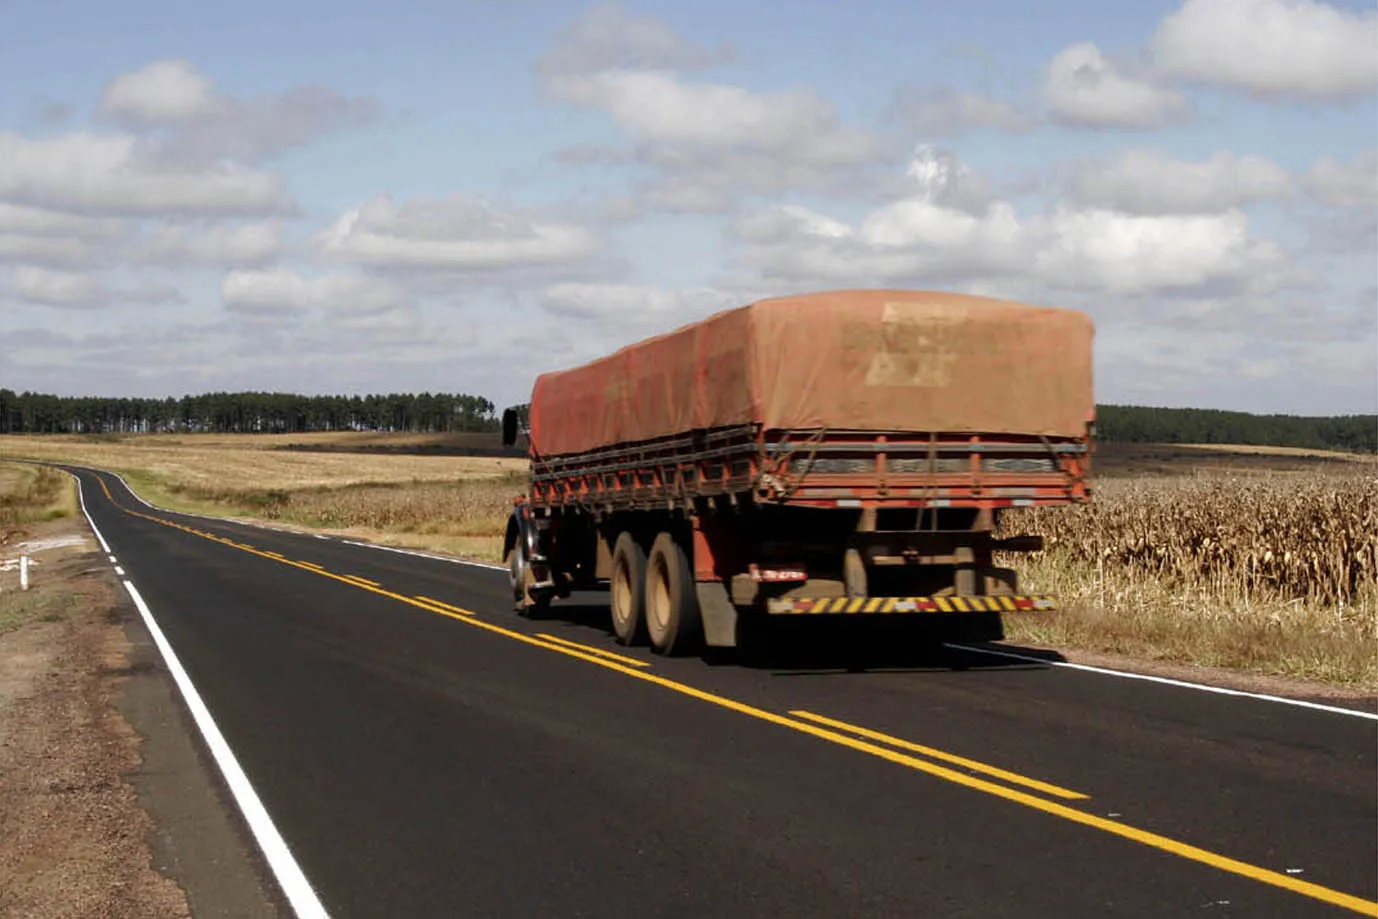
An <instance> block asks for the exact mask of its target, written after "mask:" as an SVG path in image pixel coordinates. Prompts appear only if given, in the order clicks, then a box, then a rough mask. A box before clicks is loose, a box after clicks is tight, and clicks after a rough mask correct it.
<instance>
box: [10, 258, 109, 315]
mask: <svg viewBox="0 0 1378 919" xmlns="http://www.w3.org/2000/svg"><path fill="white" fill-rule="evenodd" d="M10 290H11V291H12V292H13V293H14V295H15V296H17V297H18V298H19V299H21V300H25V301H28V302H29V303H40V304H43V305H44V306H57V307H67V308H87V307H94V306H100V305H101V304H102V302H103V301H104V299H105V296H106V292H105V287H104V286H103V285H102V284H101V283H100V281H98V280H96V279H95V278H93V277H91V276H89V275H84V274H73V273H71V272H67V271H49V270H47V269H44V268H38V267H36V266H33V265H20V266H19V267H17V268H15V269H14V270H13V271H12V272H11V273H10Z"/></svg>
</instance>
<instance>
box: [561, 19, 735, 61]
mask: <svg viewBox="0 0 1378 919" xmlns="http://www.w3.org/2000/svg"><path fill="white" fill-rule="evenodd" d="M733 56H734V52H733V51H732V49H731V48H730V47H729V46H726V45H720V46H718V47H717V48H706V47H704V46H702V45H699V44H696V43H695V42H692V41H690V40H689V39H686V38H684V37H682V36H680V35H678V34H677V33H676V32H675V31H674V30H673V29H671V28H670V27H669V26H667V25H665V23H663V22H660V21H659V20H656V19H652V18H650V17H646V16H634V15H632V14H631V13H628V12H627V11H626V10H625V9H623V8H622V7H621V6H620V5H618V4H616V3H599V4H597V5H596V6H594V7H593V8H591V9H590V10H589V11H588V12H587V13H585V14H584V16H583V18H582V19H579V20H578V21H576V22H574V23H572V24H571V25H569V26H567V27H566V28H565V29H564V30H562V32H561V34H560V38H559V40H558V41H557V42H556V44H555V46H554V47H552V48H551V49H550V50H549V51H548V52H547V53H546V54H545V55H543V56H542V57H541V59H540V61H539V62H538V63H537V65H536V69H537V71H538V72H540V73H542V74H547V75H550V74H572V73H596V72H598V71H602V70H614V69H631V70H661V69H664V70H691V69H696V68H701V67H711V66H713V65H714V64H720V63H723V62H725V61H728V60H731V59H732V58H733Z"/></svg>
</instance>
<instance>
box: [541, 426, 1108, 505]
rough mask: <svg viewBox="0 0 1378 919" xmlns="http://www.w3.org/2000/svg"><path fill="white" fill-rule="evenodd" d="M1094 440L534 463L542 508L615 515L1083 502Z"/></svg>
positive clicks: (707, 434)
mask: <svg viewBox="0 0 1378 919" xmlns="http://www.w3.org/2000/svg"><path fill="white" fill-rule="evenodd" d="M1090 458H1091V438H1090V433H1089V430H1088V433H1087V436H1086V437H1084V438H1080V439H1075V440H1073V439H1049V438H1044V437H1038V436H1020V435H972V434H942V433H936V432H935V433H928V434H893V433H892V434H876V433H874V432H847V431H789V432H762V431H760V430H758V429H756V428H754V427H734V428H725V429H719V430H711V431H698V432H693V433H689V434H684V435H677V436H674V437H670V438H664V439H661V440H656V441H645V442H641V443H637V444H627V445H620V446H615V447H609V448H606V449H602V450H597V451H591V452H589V453H581V454H573V455H567V456H557V457H545V458H536V459H535V460H534V461H533V475H532V482H531V503H532V505H533V506H534V507H535V508H537V509H550V510H555V509H561V508H572V507H573V508H582V509H588V510H595V511H608V512H611V511H615V510H629V509H643V508H655V507H660V508H673V507H676V506H688V505H690V504H691V503H692V502H693V501H694V500H696V499H713V498H727V499H728V500H729V501H732V502H737V501H742V500H746V501H754V502H760V503H775V504H790V505H796V506H807V507H918V508H928V507H935V508H941V507H977V508H992V509H994V508H1000V507H1021V506H1034V505H1052V504H1069V503H1080V502H1083V501H1086V500H1089V498H1090V487H1089V484H1088V482H1087V476H1088V474H1089V471H1090Z"/></svg>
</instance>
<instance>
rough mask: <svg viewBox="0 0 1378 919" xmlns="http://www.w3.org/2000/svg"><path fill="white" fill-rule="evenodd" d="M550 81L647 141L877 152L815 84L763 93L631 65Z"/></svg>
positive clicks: (852, 154) (824, 156)
mask: <svg viewBox="0 0 1378 919" xmlns="http://www.w3.org/2000/svg"><path fill="white" fill-rule="evenodd" d="M553 85H554V88H555V90H556V91H557V92H558V93H559V94H560V96H561V98H563V99H565V100H567V101H570V102H574V103H577V104H580V105H588V106H593V107H596V108H602V109H606V110H607V112H608V113H609V114H610V115H611V116H612V117H613V120H615V121H616V122H617V123H618V124H619V125H621V126H622V127H623V128H625V129H627V131H628V132H629V133H630V134H631V135H632V136H633V137H634V138H636V139H638V140H642V141H649V142H662V143H669V144H686V145H692V146H702V147H709V148H724V147H751V148H758V149H764V150H779V151H783V150H785V149H787V148H791V147H794V146H796V145H800V146H803V147H805V148H806V149H805V150H803V151H801V152H800V155H803V156H807V157H810V158H816V159H819V160H821V161H824V162H839V163H845V162H852V161H855V160H856V159H858V158H865V157H868V156H871V155H873V154H874V152H875V147H874V144H873V142H872V140H871V138H870V137H869V135H867V134H865V133H863V132H860V131H849V130H847V129H844V128H839V127H838V125H837V119H836V114H835V113H834V111H833V108H832V106H831V105H829V104H828V103H826V102H824V101H823V100H822V99H819V98H818V97H817V96H815V95H814V94H813V93H810V92H805V91H795V92H789V93H772V94H760V93H752V92H749V91H747V90H745V89H742V88H741V87H737V86H727V85H721V84H712V83H685V82H682V81H681V80H679V79H678V78H676V77H675V76H673V75H672V74H666V73H655V72H649V71H633V70H612V71H605V72H603V73H599V74H594V75H592V76H587V77H585V76H580V77H570V78H563V77H562V78H559V79H557V80H556V81H555V83H554V84H553Z"/></svg>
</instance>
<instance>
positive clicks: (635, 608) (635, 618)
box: [609, 533, 646, 645]
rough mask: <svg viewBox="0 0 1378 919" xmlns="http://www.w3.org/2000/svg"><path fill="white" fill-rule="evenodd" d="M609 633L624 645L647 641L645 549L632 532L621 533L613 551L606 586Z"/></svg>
mask: <svg viewBox="0 0 1378 919" xmlns="http://www.w3.org/2000/svg"><path fill="white" fill-rule="evenodd" d="M609 587H610V591H609V605H610V606H611V607H612V630H613V632H614V633H616V635H617V640H618V641H620V642H621V643H622V644H624V645H635V644H640V643H641V642H643V641H645V639H646V550H645V549H643V548H641V544H640V543H638V542H637V541H636V539H635V538H634V537H633V536H632V534H631V533H622V534H621V535H619V536H618V537H617V543H616V545H615V546H614V547H613V550H612V583H611V584H610V585H609Z"/></svg>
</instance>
